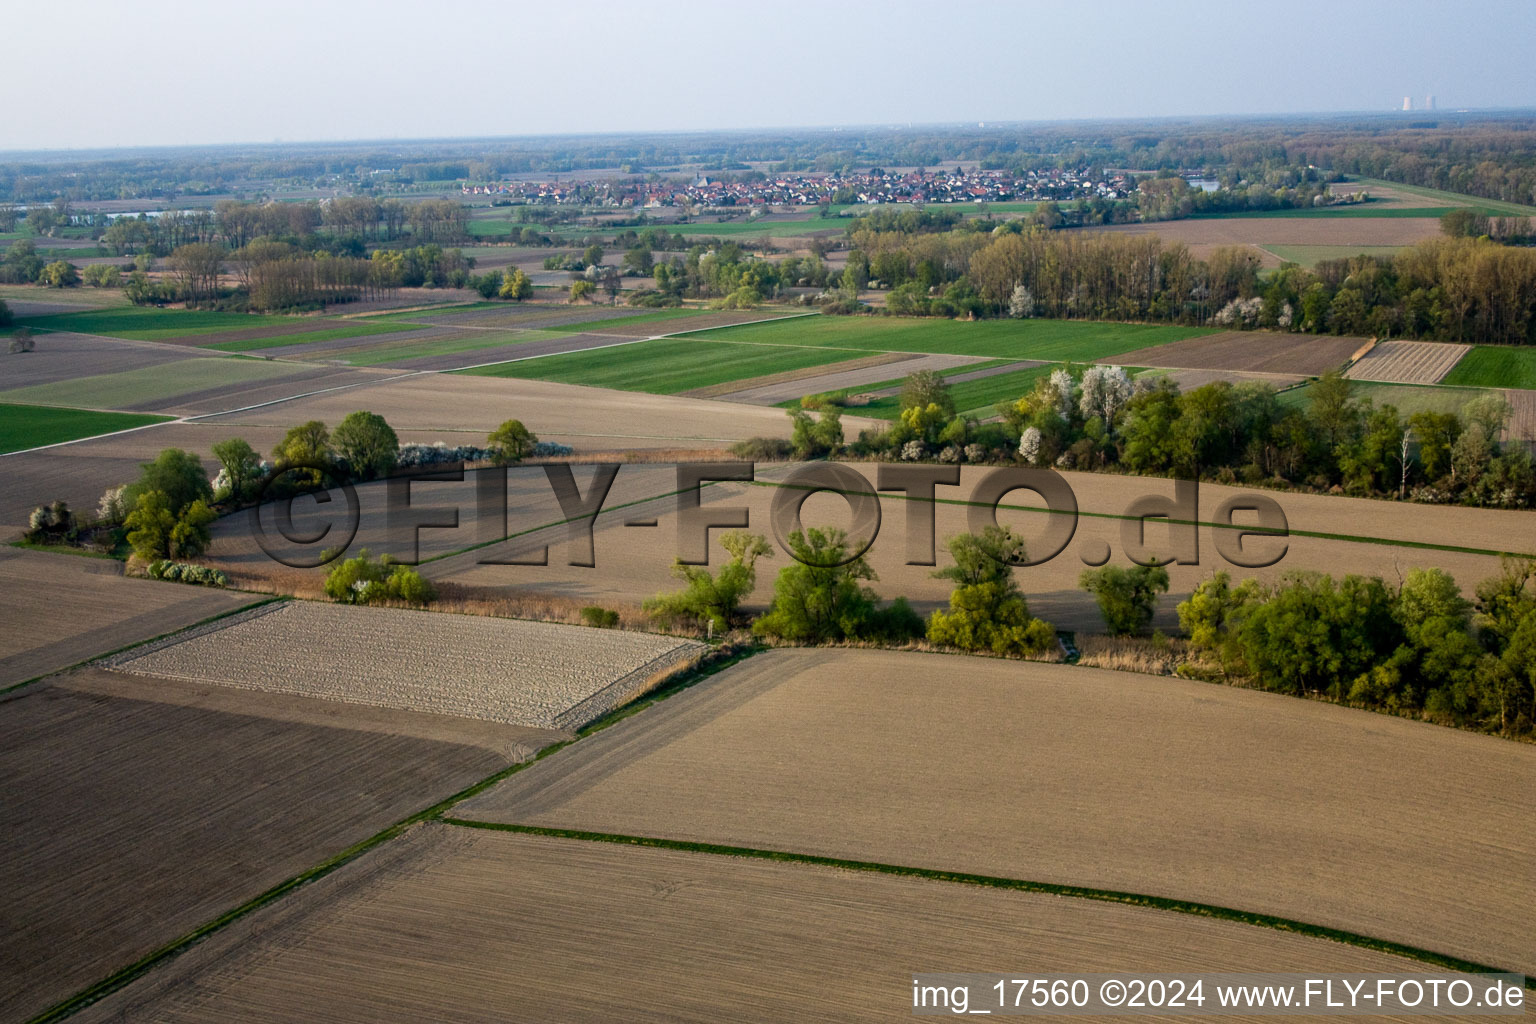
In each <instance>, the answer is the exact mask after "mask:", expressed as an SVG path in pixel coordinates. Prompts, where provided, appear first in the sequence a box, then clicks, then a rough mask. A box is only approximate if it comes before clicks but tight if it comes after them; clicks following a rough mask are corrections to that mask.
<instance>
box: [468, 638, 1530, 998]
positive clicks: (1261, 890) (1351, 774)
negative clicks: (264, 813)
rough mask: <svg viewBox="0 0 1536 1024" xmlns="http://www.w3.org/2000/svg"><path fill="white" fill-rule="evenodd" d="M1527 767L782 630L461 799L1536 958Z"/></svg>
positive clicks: (1492, 750)
mask: <svg viewBox="0 0 1536 1024" xmlns="http://www.w3.org/2000/svg"><path fill="white" fill-rule="evenodd" d="M1533 777H1536V746H1532V745H1529V744H1520V743H1511V742H1508V741H1506V740H1500V739H1496V738H1494V737H1489V736H1481V735H1475V734H1471V733H1465V732H1460V731H1457V730H1454V729H1445V728H1440V727H1437V726H1432V725H1427V724H1425V723H1420V722H1412V721H1406V720H1403V719H1396V718H1390V717H1387V716H1382V715H1373V714H1370V713H1368V712H1364V711H1356V710H1353V709H1349V708H1341V707H1337V706H1333V705H1326V704H1319V703H1314V702H1311V701H1302V700H1296V699H1294V698H1290V697H1283V696H1279V695H1275V694H1267V693H1261V692H1257V691H1252V690H1244V689H1232V688H1226V687H1219V686H1211V685H1209V684H1205V683H1197V682H1189V681H1185V680H1181V679H1171V678H1154V677H1149V676H1131V675H1127V674H1123V673H1116V672H1105V671H1101V670H1097V669H1087V668H1080V667H1068V666H1053V665H1041V664H1031V663H1023V662H1004V661H991V660H987V659H980V658H956V657H946V656H940V655H930V654H908V653H900V652H882V651H860V652H847V651H819V650H802V651H789V650H781V651H770V652H768V653H765V654H762V655H759V656H757V657H755V658H752V659H750V660H749V661H747V662H744V663H742V664H740V665H737V666H734V667H732V668H730V669H728V670H726V671H724V672H722V673H720V674H719V675H717V676H714V677H712V678H711V679H709V680H707V681H705V682H703V683H701V684H699V685H698V686H695V687H694V688H692V689H690V690H688V691H685V692H683V693H681V694H678V695H676V696H674V697H673V698H671V699H669V700H668V701H667V702H666V703H665V704H663V705H661V706H660V707H659V708H656V709H653V711H652V712H649V713H647V714H644V715H637V716H634V717H632V718H629V719H626V720H624V721H623V722H620V723H618V724H616V725H615V726H613V727H612V728H610V729H606V730H604V731H603V732H601V733H598V734H597V735H594V736H591V737H588V738H587V739H585V740H583V741H582V742H581V743H579V744H577V745H575V746H573V747H571V748H569V749H567V750H565V751H562V752H561V753H560V754H558V755H557V756H555V757H552V758H548V759H546V760H544V761H541V762H539V763H538V764H536V765H534V766H532V767H530V768H529V769H528V770H526V771H523V772H520V773H519V774H517V775H516V776H513V777H512V778H510V779H508V780H506V781H505V782H502V783H500V784H499V785H498V786H496V787H494V788H493V789H491V790H489V791H487V792H486V793H484V794H482V795H480V796H479V797H476V798H474V799H472V800H470V801H468V802H466V803H465V804H464V805H462V806H461V807H460V808H459V809H458V810H457V811H456V812H455V813H456V815H457V816H458V817H462V818H473V819H483V820H490V821H509V822H516V823H521V824H533V825H548V826H554V827H561V828H575V829H587V830H593V831H603V832H615V833H622V834H639V835H654V836H662V837H666V838H671V839H678V840H689V841H699V842H717V843H728V844H735V845H741V846H753V847H762V848H770V849H783V850H793V851H796V852H801V853H808V854H819V855H825V856H832V857H845V858H854V859H860V860H872V861H879V862H883V863H890V864H907V865H914V866H920V867H926V868H934V869H943V870H954V871H970V872H976V873H981V874H991V875H1001V876H1004V877H1012V878H1027V879H1032V880H1036V881H1045V882H1057V883H1064V884H1076V885H1087V886H1093V887H1097V888H1104V889H1113V890H1117V891H1129V892H1140V893H1147V894H1152V895H1157V896H1165V897H1171V898H1183V899H1191V900H1197V901H1200V902H1204V903H1212V904H1216V905H1219V906H1226V907H1237V908H1241V909H1244V910H1249V911H1256V912H1263V913H1270V914H1275V915H1278V916H1282V917H1289V918H1293V919H1299V920H1304V921H1309V922H1312V923H1315V924H1321V925H1326V926H1330V927H1335V928H1341V929H1345V930H1349V931H1353V932H1357V933H1360V934H1365V935H1370V936H1374V937H1378V938H1384V939H1391V940H1395V941H1398V942H1403V943H1407V944H1410V945H1415V946H1419V947H1421V948H1426V949H1432V950H1435V951H1437V952H1442V953H1448V954H1451V955H1457V956H1462V957H1465V958H1468V959H1471V960H1475V961H1479V962H1483V963H1490V964H1495V965H1498V966H1500V967H1503V968H1506V969H1510V970H1519V971H1526V972H1530V971H1531V970H1532V968H1533V967H1536V934H1533V933H1532V931H1531V929H1530V927H1529V921H1528V919H1527V914H1526V912H1525V908H1526V907H1527V906H1529V905H1530V903H1531V901H1532V900H1533V899H1536V849H1533V848H1532V846H1531V844H1530V843H1529V842H1528V841H1527V839H1528V836H1529V832H1530V821H1531V820H1532V816H1533V814H1536V791H1533V790H1532V788H1531V786H1530V785H1529V781H1530V779H1531V778H1533ZM1473 879H1475V880H1476V881H1475V882H1474V881H1472V880H1473Z"/></svg>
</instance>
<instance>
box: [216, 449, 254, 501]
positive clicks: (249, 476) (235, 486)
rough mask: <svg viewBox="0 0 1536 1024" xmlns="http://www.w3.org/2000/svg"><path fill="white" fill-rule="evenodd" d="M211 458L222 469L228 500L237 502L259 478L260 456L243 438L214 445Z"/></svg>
mask: <svg viewBox="0 0 1536 1024" xmlns="http://www.w3.org/2000/svg"><path fill="white" fill-rule="evenodd" d="M213 457H214V458H216V459H218V460H219V465H221V466H223V467H224V478H225V480H226V481H227V482H228V484H229V496H230V498H231V499H232V500H233V501H235V502H239V501H240V500H241V499H242V498H244V497H245V494H246V491H248V490H249V489H250V487H251V485H252V484H254V483H255V482H256V480H257V478H258V477H259V476H261V456H259V455H257V454H256V449H254V448H252V447H251V446H250V443H249V442H247V441H246V440H245V439H244V438H241V437H231V438H229V439H228V440H227V441H219V442H217V443H215V444H214V446H213Z"/></svg>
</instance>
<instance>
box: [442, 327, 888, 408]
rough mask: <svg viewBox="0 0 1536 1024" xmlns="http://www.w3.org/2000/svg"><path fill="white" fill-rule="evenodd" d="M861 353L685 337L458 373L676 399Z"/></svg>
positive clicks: (852, 357) (659, 339)
mask: <svg viewBox="0 0 1536 1024" xmlns="http://www.w3.org/2000/svg"><path fill="white" fill-rule="evenodd" d="M863 354H864V353H862V352H856V351H847V350H842V349H836V348H830V347H826V348H806V347H795V346H785V345H766V344H733V343H731V342H724V341H697V340H694V337H693V336H689V337H686V338H658V339H656V340H654V341H641V342H636V343H633V344H628V345H617V346H613V347H609V348H600V349H589V350H588V351H585V352H571V353H567V354H564V355H557V356H541V357H539V358H536V359H525V360H521V361H519V362H515V363H498V364H496V365H494V366H484V367H479V368H476V369H473V370H464V371H461V372H464V373H473V374H478V375H482V376H488V377H520V378H524V379H531V380H549V381H557V382H559V383H563V384H585V385H588V386H590V387H598V388H613V389H616V390H619V391H647V392H650V393H652V394H658V395H675V394H677V393H679V392H682V391H691V390H693V389H694V388H704V387H710V386H712V385H715V384H726V383H729V382H731V381H738V380H747V379H748V378H751V377H761V376H765V375H767V374H770V373H782V372H785V371H787V370H800V369H804V368H806V367H810V366H824V365H826V364H827V363H835V362H839V361H841V360H844V359H855V358H857V357H859V356H861V355H863Z"/></svg>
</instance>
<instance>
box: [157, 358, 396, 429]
mask: <svg viewBox="0 0 1536 1024" xmlns="http://www.w3.org/2000/svg"><path fill="white" fill-rule="evenodd" d="M286 365H289V366H293V367H296V368H297V371H298V372H295V373H293V374H290V375H288V376H284V377H282V378H280V379H278V380H274V381H265V382H256V383H251V384H232V385H216V386H214V387H210V388H202V389H199V390H196V391H185V392H182V393H181V394H178V395H176V396H175V397H174V398H172V399H167V400H164V401H161V402H154V403H143V405H144V406H145V407H144V408H142V409H141V408H140V407H137V406H136V407H134V408H133V409H132V410H130V411H136V412H137V411H143V412H174V413H179V414H181V415H184V416H209V415H215V414H220V413H225V412H228V411H230V410H233V409H243V408H246V407H249V406H253V405H264V404H266V403H269V402H282V401H286V400H288V399H290V398H293V397H294V396H296V395H308V394H314V393H316V392H328V393H337V394H348V393H350V392H353V391H357V392H359V393H361V391H362V390H365V389H366V388H367V387H369V386H371V385H374V384H377V383H382V382H384V381H389V380H394V379H396V378H398V377H400V376H401V373H400V371H398V370H389V369H383V368H380V369H372V368H363V367H360V368H353V367H336V366H304V365H303V364H298V363H289V364H286ZM297 422H299V421H294V423H297ZM289 425H290V426H292V425H294V424H289ZM331 426H335V424H334V423H333V424H331Z"/></svg>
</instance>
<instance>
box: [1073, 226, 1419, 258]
mask: <svg viewBox="0 0 1536 1024" xmlns="http://www.w3.org/2000/svg"><path fill="white" fill-rule="evenodd" d="M1074 230H1080V231H1093V232H1109V233H1113V234H1123V235H1158V236H1160V237H1161V238H1162V239H1163V241H1165V242H1183V243H1185V244H1186V245H1188V246H1189V248H1190V252H1192V253H1193V254H1194V255H1195V256H1197V257H1201V258H1204V257H1206V256H1208V255H1209V254H1210V252H1211V250H1213V249H1215V248H1217V247H1218V246H1223V245H1247V246H1252V247H1253V250H1254V252H1256V253H1257V254H1258V255H1259V257H1260V258H1261V259H1262V260H1263V263H1264V265H1265V266H1268V267H1278V266H1279V265H1280V262H1281V261H1280V259H1279V257H1277V256H1275V255H1274V254H1273V253H1271V252H1268V251H1267V250H1265V249H1262V248H1260V246H1264V245H1350V246H1354V245H1359V246H1401V245H1413V244H1414V243H1415V242H1421V241H1423V240H1424V239H1426V238H1435V237H1437V236H1438V235H1439V234H1440V221H1439V219H1438V218H1435V217H1424V218H1419V217H1340V218H1328V217H1232V218H1209V219H1197V220H1173V221H1163V222H1160V223H1156V224H1111V225H1105V226H1101V227H1088V228H1077V229H1074Z"/></svg>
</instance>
